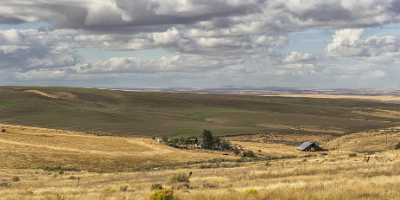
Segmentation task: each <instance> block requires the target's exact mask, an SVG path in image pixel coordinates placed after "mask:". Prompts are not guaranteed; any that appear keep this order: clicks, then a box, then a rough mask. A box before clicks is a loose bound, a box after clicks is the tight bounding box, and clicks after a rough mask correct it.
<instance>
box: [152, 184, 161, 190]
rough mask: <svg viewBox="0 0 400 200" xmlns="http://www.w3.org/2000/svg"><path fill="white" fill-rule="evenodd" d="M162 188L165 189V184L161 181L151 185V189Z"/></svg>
mask: <svg viewBox="0 0 400 200" xmlns="http://www.w3.org/2000/svg"><path fill="white" fill-rule="evenodd" d="M162 189H163V186H162V185H161V184H159V183H155V184H153V185H151V191H154V190H162Z"/></svg>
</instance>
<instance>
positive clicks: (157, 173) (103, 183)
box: [0, 125, 400, 200]
mask: <svg viewBox="0 0 400 200" xmlns="http://www.w3.org/2000/svg"><path fill="white" fill-rule="evenodd" d="M4 126H5V125H3V127H4ZM0 127H1V126H0ZM6 129H7V133H1V134H0V159H1V160H0V168H1V169H0V199H7V200H25V199H26V200H28V199H38V200H39V199H40V200H41V199H45V200H53V199H54V200H61V199H63V200H81V199H85V200H98V199H100V200H101V199H104V200H106V199H107V200H108V199H110V200H111V199H112V200H128V199H132V200H147V199H149V196H150V193H151V191H150V188H151V186H152V184H156V183H158V184H162V185H163V186H164V187H167V188H173V189H174V192H175V196H176V199H179V200H269V199H279V200H317V199H318V200H319V199H326V200H375V199H387V200H394V199H398V197H399V196H400V190H399V188H400V151H398V150H393V145H394V144H395V143H397V142H398V141H400V136H398V134H397V133H389V131H388V130H386V132H384V131H382V132H380V131H376V132H368V133H357V134H352V135H349V136H344V137H341V138H337V139H334V140H331V141H329V142H327V141H325V140H323V141H322V142H323V145H324V147H328V148H329V149H330V151H328V152H327V154H320V153H310V154H306V153H300V152H297V151H295V150H294V147H293V146H290V145H285V144H273V143H264V142H262V141H259V140H258V139H257V138H256V139H253V140H248V141H239V140H235V141H234V142H238V143H240V144H241V145H242V146H244V147H246V148H249V149H254V150H255V151H257V152H258V149H260V150H262V152H261V153H260V152H259V154H260V155H275V156H277V155H278V157H279V156H282V157H283V156H287V155H290V156H293V158H290V159H276V160H270V161H266V160H264V161H254V162H247V163H241V164H238V165H237V166H236V167H224V166H221V167H219V168H204V169H202V168H196V167H194V168H190V169H185V167H182V166H176V165H175V166H174V167H173V168H170V169H154V168H149V169H148V170H146V171H130V172H129V171H125V172H123V171H124V170H126V169H130V168H129V167H126V165H127V164H129V165H138V166H146V165H144V163H150V164H149V165H147V166H153V164H154V163H157V162H160V163H163V162H165V163H166V164H171V163H173V162H184V161H193V160H194V161H205V160H207V159H212V158H224V156H222V155H220V154H217V153H211V152H200V151H181V150H176V149H171V148H168V147H165V146H163V145H160V144H155V143H153V142H152V141H151V140H148V139H145V138H118V137H98V136H89V135H81V134H80V133H73V132H63V131H55V130H49V129H31V128H29V127H19V126H7V127H6ZM385 133H388V134H387V135H388V136H389V138H390V141H389V142H388V145H386V134H385ZM29 138H31V139H30V140H29ZM235 139H237V138H235ZM88 143H90V144H88ZM338 144H340V145H338ZM102 146H104V148H101V147H102ZM371 149H372V150H374V151H375V152H374V153H373V154H372V153H371V151H367V150H371ZM368 156H369V157H370V159H369V160H368V162H367V161H366V157H368ZM229 157H230V156H229ZM49 163H53V164H59V165H62V166H63V167H65V166H68V165H73V166H75V167H80V168H83V166H84V167H86V168H87V169H96V166H97V168H98V169H99V166H101V167H100V169H107V170H106V171H107V172H106V173H99V172H88V171H86V170H83V171H69V170H64V171H63V170H62V169H57V168H55V169H52V170H51V169H44V168H40V167H35V166H37V165H39V164H42V165H44V166H46V165H48V164H49ZM120 165H122V166H124V167H122V168H121V167H120V168H119V167H118V166H120ZM107 166H108V167H107ZM171 166H173V165H171ZM112 168H114V171H113V170H112ZM90 171H96V170H90ZM117 171H121V172H117ZM189 172H192V173H193V175H192V177H191V178H190V183H189V185H182V184H179V183H176V182H171V181H170V179H171V177H173V176H174V175H176V174H180V173H187V174H188V173H189ZM15 177H19V179H20V180H19V181H16V180H17V179H16V178H15Z"/></svg>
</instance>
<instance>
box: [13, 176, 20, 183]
mask: <svg viewBox="0 0 400 200" xmlns="http://www.w3.org/2000/svg"><path fill="white" fill-rule="evenodd" d="M20 180H21V179H20V178H19V177H18V176H14V177H13V178H12V181H14V182H19V181H20Z"/></svg>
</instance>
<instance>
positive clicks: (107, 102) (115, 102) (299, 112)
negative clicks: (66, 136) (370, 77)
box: [0, 87, 400, 136]
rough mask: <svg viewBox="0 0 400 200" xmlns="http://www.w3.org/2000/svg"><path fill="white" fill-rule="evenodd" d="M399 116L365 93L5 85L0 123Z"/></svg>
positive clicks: (191, 131)
mask: <svg viewBox="0 0 400 200" xmlns="http://www.w3.org/2000/svg"><path fill="white" fill-rule="evenodd" d="M398 116H400V107H399V106H398V104H392V103H388V102H382V101H372V100H366V99H323V98H320V99H319V98H305V97H298V98H291V97H278V96H274V97H261V96H251V95H215V94H187V93H158V92H122V91H110V90H97V89H78V88H25V87H0V122H3V123H11V124H18V125H28V126H39V127H46V128H58V129H63V130H74V131H84V132H92V133H97V134H102V133H101V132H104V134H111V135H142V136H143V135H146V136H160V135H184V136H188V135H198V134H200V133H201V132H202V130H203V129H210V130H212V131H213V132H214V133H215V134H219V135H237V134H254V133H270V132H279V133H306V134H307V133H308V134H310V133H311V134H316V133H320V134H324V135H333V136H338V135H343V134H348V133H353V132H360V131H365V130H370V129H379V128H385V127H392V126H396V125H397V124H399V122H400V118H399V117H398ZM399 125H400V124H399Z"/></svg>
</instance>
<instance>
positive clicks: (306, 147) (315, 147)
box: [297, 141, 322, 151]
mask: <svg viewBox="0 0 400 200" xmlns="http://www.w3.org/2000/svg"><path fill="white" fill-rule="evenodd" d="M297 150H299V151H321V150H322V148H321V147H320V146H319V144H318V142H311V141H307V142H303V143H302V144H301V145H300V146H298V147H297Z"/></svg>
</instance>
